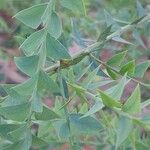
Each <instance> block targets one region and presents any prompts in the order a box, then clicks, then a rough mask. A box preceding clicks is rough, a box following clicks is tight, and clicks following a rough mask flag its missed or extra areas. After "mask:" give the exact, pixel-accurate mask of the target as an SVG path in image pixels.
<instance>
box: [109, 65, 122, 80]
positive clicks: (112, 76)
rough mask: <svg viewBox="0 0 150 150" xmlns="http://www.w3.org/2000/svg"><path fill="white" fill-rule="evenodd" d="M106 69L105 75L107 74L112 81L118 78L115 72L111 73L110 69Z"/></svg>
mask: <svg viewBox="0 0 150 150" xmlns="http://www.w3.org/2000/svg"><path fill="white" fill-rule="evenodd" d="M106 69H107V73H108V74H109V76H110V77H111V78H112V79H113V80H117V78H118V76H119V75H118V73H116V72H115V71H113V70H112V69H111V68H109V67H106Z"/></svg>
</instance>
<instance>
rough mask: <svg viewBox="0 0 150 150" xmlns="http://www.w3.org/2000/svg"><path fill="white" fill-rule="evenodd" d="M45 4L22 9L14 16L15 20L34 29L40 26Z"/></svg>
mask: <svg viewBox="0 0 150 150" xmlns="http://www.w3.org/2000/svg"><path fill="white" fill-rule="evenodd" d="M46 7H47V4H39V5H35V6H32V7H30V8H27V9H24V10H22V11H20V12H18V13H17V14H16V15H15V18H17V19H18V20H20V21H21V22H23V23H24V24H25V25H27V26H29V27H31V28H33V29H36V28H37V27H38V26H39V25H40V24H41V18H42V16H43V14H44V11H45V9H46Z"/></svg>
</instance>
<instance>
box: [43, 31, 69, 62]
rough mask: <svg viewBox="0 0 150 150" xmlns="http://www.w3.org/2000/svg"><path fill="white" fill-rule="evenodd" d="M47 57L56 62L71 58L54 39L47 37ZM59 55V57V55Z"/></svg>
mask: <svg viewBox="0 0 150 150" xmlns="http://www.w3.org/2000/svg"><path fill="white" fill-rule="evenodd" d="M46 43H47V55H48V56H49V57H52V58H53V59H55V60H60V59H67V58H70V55H69V53H68V50H67V49H66V48H65V47H64V46H63V45H62V44H61V43H60V42H59V41H58V40H56V39H55V38H54V37H52V36H50V34H48V35H47V42H46ZM58 54H59V55H58Z"/></svg>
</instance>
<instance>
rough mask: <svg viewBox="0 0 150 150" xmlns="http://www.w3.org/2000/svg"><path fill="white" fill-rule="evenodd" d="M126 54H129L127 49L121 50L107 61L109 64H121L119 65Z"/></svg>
mask: <svg viewBox="0 0 150 150" xmlns="http://www.w3.org/2000/svg"><path fill="white" fill-rule="evenodd" d="M126 54H127V51H123V52H120V53H118V54H116V55H114V56H113V57H111V58H110V59H109V60H108V61H107V64H108V65H109V66H119V65H121V63H122V62H123V60H124V58H125V56H126Z"/></svg>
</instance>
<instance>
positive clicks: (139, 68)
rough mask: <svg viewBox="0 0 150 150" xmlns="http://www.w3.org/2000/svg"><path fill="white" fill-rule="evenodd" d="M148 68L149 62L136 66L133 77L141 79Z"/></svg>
mask: <svg viewBox="0 0 150 150" xmlns="http://www.w3.org/2000/svg"><path fill="white" fill-rule="evenodd" d="M149 66H150V60H147V61H144V62H142V63H140V64H138V65H137V66H136V67H135V72H134V76H135V77H139V78H142V77H143V76H144V73H145V72H146V70H147V69H148V67H149Z"/></svg>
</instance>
